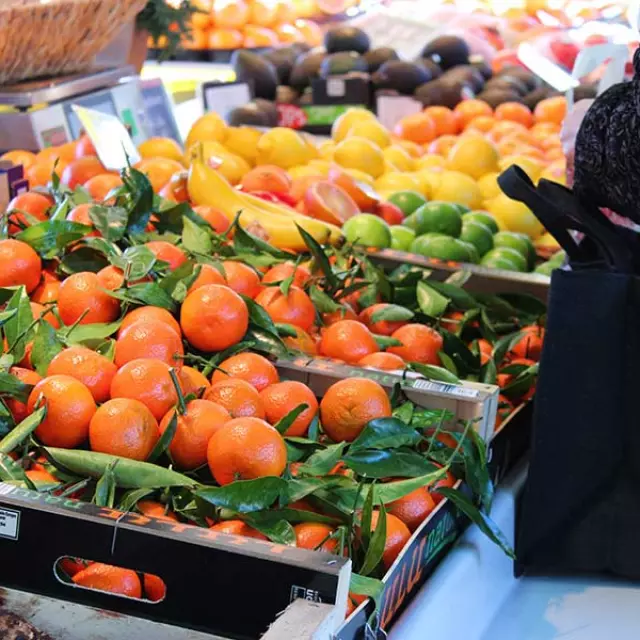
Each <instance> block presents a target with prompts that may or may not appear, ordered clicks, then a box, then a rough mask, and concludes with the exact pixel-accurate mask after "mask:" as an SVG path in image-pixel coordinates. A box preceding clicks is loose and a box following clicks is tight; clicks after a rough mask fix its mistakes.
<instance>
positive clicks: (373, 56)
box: [363, 47, 400, 73]
mask: <svg viewBox="0 0 640 640" xmlns="http://www.w3.org/2000/svg"><path fill="white" fill-rule="evenodd" d="M363 57H364V59H365V60H366V61H367V64H368V65H369V73H375V72H376V71H377V70H378V69H379V68H380V67H381V66H382V65H383V64H384V63H385V62H388V61H389V60H399V59H400V57H399V56H398V54H397V52H396V50H395V49H392V48H391V47H379V48H378V49H371V50H370V51H367V53H365V54H364V56H363Z"/></svg>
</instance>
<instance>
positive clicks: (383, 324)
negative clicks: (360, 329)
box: [359, 303, 408, 336]
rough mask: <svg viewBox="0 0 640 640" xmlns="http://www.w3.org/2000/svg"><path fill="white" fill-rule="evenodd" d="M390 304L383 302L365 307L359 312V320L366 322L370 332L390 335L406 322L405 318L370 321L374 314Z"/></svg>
mask: <svg viewBox="0 0 640 640" xmlns="http://www.w3.org/2000/svg"><path fill="white" fill-rule="evenodd" d="M390 306H391V305H389V304H385V303H379V304H374V305H371V306H370V307H367V308H366V309H365V310H364V311H362V312H361V313H360V316H359V319H360V322H362V323H363V324H366V325H367V327H369V331H371V333H377V334H379V335H381V336H390V335H391V334H392V333H393V332H394V331H397V330H398V329H399V328H400V327H404V326H405V325H406V324H408V323H407V321H406V320H378V321H377V322H372V317H373V315H374V314H376V313H379V312H381V311H384V310H385V309H387V308H388V307H390Z"/></svg>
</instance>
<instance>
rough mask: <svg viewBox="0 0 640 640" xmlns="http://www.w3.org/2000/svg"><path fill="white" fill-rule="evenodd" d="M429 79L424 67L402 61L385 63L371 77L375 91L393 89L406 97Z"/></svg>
mask: <svg viewBox="0 0 640 640" xmlns="http://www.w3.org/2000/svg"><path fill="white" fill-rule="evenodd" d="M430 79H431V78H430V75H429V73H428V72H427V70H426V69H425V68H424V67H422V66H420V65H417V64H415V63H413V62H404V61H403V60H389V61H388V62H385V63H384V64H383V65H382V66H381V67H380V68H379V69H378V71H376V73H374V74H373V77H372V80H373V84H374V86H375V87H376V89H395V90H396V91H399V92H400V93H402V94H404V95H408V96H410V95H412V94H413V92H414V91H415V90H416V89H417V88H418V87H419V86H420V85H422V84H424V83H425V82H429V80H430Z"/></svg>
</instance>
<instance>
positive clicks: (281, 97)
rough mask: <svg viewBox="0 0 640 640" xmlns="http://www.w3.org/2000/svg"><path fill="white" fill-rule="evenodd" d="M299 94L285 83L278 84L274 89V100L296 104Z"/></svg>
mask: <svg viewBox="0 0 640 640" xmlns="http://www.w3.org/2000/svg"><path fill="white" fill-rule="evenodd" d="M299 97H300V96H299V94H298V92H297V91H296V90H295V89H292V88H291V87H288V86H286V85H280V86H279V87H278V90H277V91H276V102H279V103H280V104H296V102H298V98H299Z"/></svg>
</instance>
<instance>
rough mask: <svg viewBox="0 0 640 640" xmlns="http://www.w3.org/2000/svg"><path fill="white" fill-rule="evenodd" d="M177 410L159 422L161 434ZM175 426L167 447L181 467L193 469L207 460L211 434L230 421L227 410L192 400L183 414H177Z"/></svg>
mask: <svg viewBox="0 0 640 640" xmlns="http://www.w3.org/2000/svg"><path fill="white" fill-rule="evenodd" d="M174 415H176V410H175V409H171V410H170V411H169V412H168V413H167V414H166V415H165V416H164V418H162V421H161V422H160V432H161V433H164V432H165V431H166V429H167V427H168V426H169V424H170V423H171V420H172V419H173V416H174ZM177 420H178V426H177V429H176V433H175V435H174V437H173V440H172V441H171V445H170V446H169V452H170V453H171V457H172V458H173V460H174V461H175V463H176V465H177V467H178V468H180V469H188V470H191V469H196V468H197V467H199V466H201V465H203V464H205V463H206V462H207V446H208V444H209V440H210V439H211V436H212V435H213V434H214V433H216V431H218V430H219V429H221V428H222V427H223V426H224V425H225V424H227V422H229V421H230V420H231V415H230V414H229V412H228V411H227V410H226V409H225V408H224V407H223V406H221V405H219V404H216V403H215V402H210V401H209V400H192V401H191V402H189V404H188V405H187V411H186V413H184V414H183V415H179V414H178V418H177Z"/></svg>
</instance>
